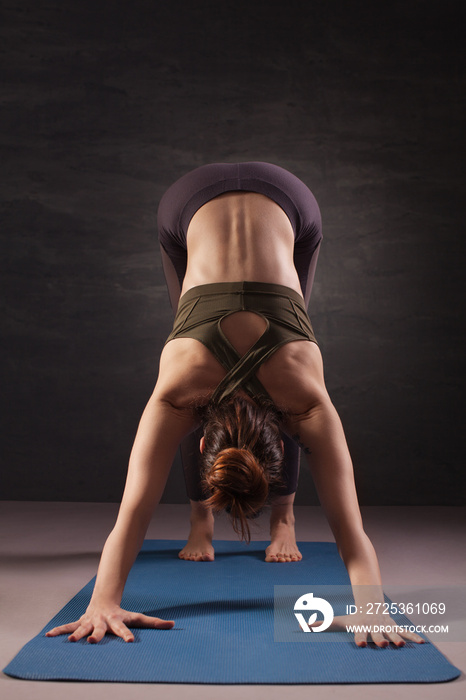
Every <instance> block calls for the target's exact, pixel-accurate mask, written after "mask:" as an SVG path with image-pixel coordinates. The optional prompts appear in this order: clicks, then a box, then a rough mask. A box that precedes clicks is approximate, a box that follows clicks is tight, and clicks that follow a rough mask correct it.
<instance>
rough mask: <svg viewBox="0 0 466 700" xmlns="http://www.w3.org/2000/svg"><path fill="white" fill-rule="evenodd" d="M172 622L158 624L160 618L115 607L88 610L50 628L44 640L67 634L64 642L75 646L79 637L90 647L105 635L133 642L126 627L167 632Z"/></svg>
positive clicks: (94, 607)
mask: <svg viewBox="0 0 466 700" xmlns="http://www.w3.org/2000/svg"><path fill="white" fill-rule="evenodd" d="M174 624H175V623H174V621H173V620H161V619H160V617H149V616H148V615H144V614H143V613H135V612H130V611H129V610H123V608H120V607H119V606H118V605H105V606H101V605H99V606H97V605H95V606H92V605H89V607H88V609H87V610H86V612H85V613H84V615H82V617H80V618H79V620H77V621H76V622H70V623H69V624H67V625H61V626H60V627H54V628H53V629H52V630H50V631H49V632H46V635H45V636H46V637H57V636H58V635H60V634H68V633H69V632H71V633H72V634H70V636H69V637H68V640H69V641H70V642H78V641H79V640H80V639H83V637H87V641H88V642H90V643H91V644H96V643H97V642H100V641H101V639H103V638H104V637H105V634H106V633H110V634H114V635H116V636H117V637H121V638H122V639H123V640H124V641H125V642H134V635H133V633H132V632H131V630H130V629H129V627H149V628H152V629H162V630H168V629H171V628H172V627H173V626H174Z"/></svg>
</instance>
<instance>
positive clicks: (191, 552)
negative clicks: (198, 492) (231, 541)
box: [178, 501, 215, 561]
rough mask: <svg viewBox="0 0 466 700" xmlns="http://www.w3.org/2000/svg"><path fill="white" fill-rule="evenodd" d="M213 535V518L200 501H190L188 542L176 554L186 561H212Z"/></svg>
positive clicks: (213, 554) (213, 555) (213, 556)
mask: <svg viewBox="0 0 466 700" xmlns="http://www.w3.org/2000/svg"><path fill="white" fill-rule="evenodd" d="M213 535H214V516H213V515H212V511H211V510H210V509H209V508H205V507H204V506H203V505H202V501H191V531H190V533H189V537H188V541H187V543H186V544H185V546H184V547H183V549H182V550H181V552H180V553H179V554H178V556H179V558H180V559H185V560H186V561H213V560H214V558H215V553H214V548H213V547H212V537H213Z"/></svg>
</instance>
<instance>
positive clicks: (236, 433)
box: [201, 395, 283, 541]
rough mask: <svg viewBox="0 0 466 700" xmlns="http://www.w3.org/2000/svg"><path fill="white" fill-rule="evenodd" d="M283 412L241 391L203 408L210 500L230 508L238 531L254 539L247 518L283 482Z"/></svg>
mask: <svg viewBox="0 0 466 700" xmlns="http://www.w3.org/2000/svg"><path fill="white" fill-rule="evenodd" d="M280 419H281V414H280V413H279V411H278V410H277V409H276V408H275V406H274V405H273V403H272V402H265V401H260V402H257V401H253V400H252V399H249V398H248V397H243V396H239V395H236V396H234V397H232V398H228V399H225V400H223V401H221V402H220V403H217V404H209V405H208V406H207V407H206V408H205V410H204V411H203V413H202V422H203V429H204V440H203V442H202V448H203V449H202V454H201V474H202V477H203V478H202V486H203V488H204V490H205V491H207V492H208V493H210V497H209V498H208V499H207V500H206V501H205V504H206V505H208V506H210V507H211V508H212V509H213V510H214V511H221V510H224V509H225V510H226V511H227V512H228V513H229V514H230V518H231V520H232V524H233V528H234V530H235V532H237V533H238V534H240V535H241V538H244V539H245V540H246V541H249V540H250V531H249V527H248V524H247V519H248V518H254V517H255V516H256V515H257V514H258V512H259V511H260V510H261V508H262V507H263V506H264V505H265V503H266V502H267V498H268V496H269V492H270V491H273V490H275V489H277V488H279V487H280V486H281V485H282V483H283V482H282V478H281V471H282V470H281V467H282V463H283V443H282V440H281V433H280Z"/></svg>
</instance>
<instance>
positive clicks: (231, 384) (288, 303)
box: [165, 282, 317, 402]
mask: <svg viewBox="0 0 466 700" xmlns="http://www.w3.org/2000/svg"><path fill="white" fill-rule="evenodd" d="M237 311H253V312H254V313H257V314H259V315H260V316H262V317H263V318H264V319H265V321H266V323H267V327H266V329H265V331H264V333H263V334H262V335H261V336H260V338H258V340H257V341H256V342H255V343H254V345H253V346H252V347H251V348H250V349H249V350H248V351H247V352H246V354H245V355H243V356H241V355H240V354H239V353H238V352H237V351H236V350H235V348H234V347H233V345H232V344H231V343H230V341H229V340H228V338H227V337H226V336H225V334H224V333H223V331H222V328H221V322H222V320H223V319H224V318H225V317H226V316H229V315H230V314H232V313H235V312H237ZM175 338H195V339H196V340H199V341H200V342H201V343H203V345H205V346H206V347H207V348H208V349H209V350H210V352H211V353H212V354H213V355H214V357H215V358H216V359H217V360H218V361H219V362H220V364H221V365H222V367H224V368H225V370H226V371H227V374H226V376H225V377H224V378H223V379H222V381H221V382H220V384H219V385H218V386H217V388H216V389H215V391H214V393H213V395H212V397H211V401H215V402H219V401H221V400H222V399H224V398H226V397H228V396H230V395H231V394H233V393H234V392H235V391H236V390H237V389H238V388H240V387H241V388H242V389H244V390H245V391H247V392H248V394H250V396H252V397H253V398H258V397H267V398H269V399H270V396H269V394H268V393H267V391H266V390H265V389H264V387H263V386H262V384H261V383H260V382H259V380H258V379H257V377H256V376H255V374H256V372H257V370H258V369H259V367H260V365H261V364H262V363H263V362H265V360H267V359H268V358H269V357H270V356H271V355H272V354H273V353H274V352H275V351H276V350H278V348H279V347H281V346H282V345H285V343H290V342H291V341H294V340H310V341H312V342H313V343H317V341H316V338H315V335H314V331H313V330H312V326H311V322H310V320H309V316H308V315H307V312H306V309H305V306H304V299H303V298H302V296H301V295H300V294H298V292H295V291H294V290H293V289H291V288H289V287H285V286H283V285H279V284H269V283H266V282H217V283H215V284H203V285H200V286H198V287H192V288H191V289H189V290H188V291H187V292H186V293H185V294H183V296H182V297H181V299H180V303H179V305H178V311H177V314H176V317H175V321H174V324H173V330H172V332H171V333H170V335H169V336H168V338H167V340H166V343H168V342H169V341H170V340H174V339H175ZM166 343H165V344H166Z"/></svg>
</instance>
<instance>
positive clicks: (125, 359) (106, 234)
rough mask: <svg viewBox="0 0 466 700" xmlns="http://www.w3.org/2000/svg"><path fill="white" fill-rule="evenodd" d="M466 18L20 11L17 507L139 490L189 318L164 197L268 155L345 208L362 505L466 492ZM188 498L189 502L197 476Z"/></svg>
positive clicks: (15, 122)
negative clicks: (174, 349) (171, 349)
mask: <svg viewBox="0 0 466 700" xmlns="http://www.w3.org/2000/svg"><path fill="white" fill-rule="evenodd" d="M462 12H463V3H462V2H460V1H458V2H455V1H452V0H445V1H443V2H424V1H422V0H404V1H400V0H392V1H391V2H390V3H367V2H366V0H364V1H362V0H353V1H352V2H351V3H350V2H335V1H333V2H332V0H327V1H324V0H308V2H298V1H297V0H288V2H287V3H275V2H265V1H264V0H258V1H254V0H250V1H249V2H246V1H244V0H236V1H235V2H232V1H231V0H223V1H222V2H208V1H207V0H196V2H189V1H188V0H167V2H154V1H153V0H150V1H149V0H132V1H131V2H121V3H115V2H91V1H90V0H79V2H78V0H61V1H60V2H58V0H49V1H47V2H46V1H45V0H35V1H34V2H33V1H32V0H30V1H29V2H26V1H25V2H17V1H15V0H10V1H9V2H7V3H6V7H5V9H4V10H3V17H2V20H1V22H0V37H1V46H2V63H3V65H4V76H5V77H4V80H3V81H2V82H3V91H2V92H3V94H2V97H1V119H2V122H3V126H2V129H1V139H2V156H1V163H0V168H1V174H2V188H1V189H2V201H1V236H2V251H3V255H2V262H1V280H2V287H3V294H2V304H3V311H4V320H3V322H2V332H3V341H2V363H1V367H2V373H3V374H4V376H3V379H2V391H1V402H2V404H3V408H2V416H3V419H2V422H1V430H2V435H1V438H0V439H1V444H2V452H3V458H2V466H1V471H2V475H1V481H2V487H1V497H2V498H3V499H12V500H23V499H24V500H70V501H74V500H76V501H118V500H120V497H121V493H122V488H123V485H124V479H125V474H126V466H127V460H128V456H129V452H130V449H131V445H132V441H133V438H134V434H135V431H136V428H137V423H138V420H139V417H140V414H141V412H142V410H143V408H144V405H145V402H146V401H147V399H148V397H149V395H150V393H151V391H152V388H153V385H154V383H155V380H156V376H157V368H158V357H159V354H160V351H161V348H162V345H163V342H164V339H165V337H166V335H167V334H168V332H169V329H170V324H171V312H170V310H169V306H168V297H167V293H166V290H165V284H164V279H163V273H162V269H161V261H160V258H159V254H158V247H157V239H156V229H155V217H156V210H157V205H158V201H159V199H160V197H161V195H162V194H163V192H164V190H165V189H166V187H167V186H169V185H170V184H171V183H172V182H173V181H174V180H175V179H176V178H177V177H179V176H180V175H182V174H183V173H184V172H187V171H188V170H190V169H192V168H194V167H196V166H198V165H202V164H203V163H207V162H213V161H244V160H266V161H271V162H274V163H277V164H279V165H281V166H283V167H285V168H288V169H290V170H291V171H293V172H294V173H295V174H296V175H298V176H299V177H301V178H302V179H303V180H304V181H305V182H306V184H308V186H309V187H310V188H311V189H312V190H313V192H314V193H315V195H316V197H317V200H318V201H319V203H320V206H321V210H322V215H323V222H324V243H323V248H322V251H321V255H320V259H319V265H318V271H317V277H316V283H315V288H314V293H313V299H311V306H310V315H311V319H312V321H313V325H314V328H315V331H316V334H317V337H318V338H319V341H320V344H321V347H322V350H323V354H324V361H325V367H326V378H327V384H328V387H329V391H330V394H331V396H332V398H333V400H334V403H335V405H336V406H337V408H338V410H339V412H340V414H341V416H342V420H343V423H344V425H345V429H346V433H347V437H348V442H349V445H350V449H351V451H352V454H353V459H354V462H355V472H356V481H357V486H358V491H359V496H360V501H361V503H362V504H364V505H376V504H458V503H461V502H463V500H462V499H463V496H464V480H465V477H464V468H463V417H464V409H463V408H462V402H461V399H462V396H463V392H464V363H463V362H462V360H463V357H464V343H463V335H464V332H463V328H464V326H463V325H462V323H461V320H462V313H461V312H462V309H463V305H464V286H463V269H464V252H465V251H464V249H465V246H464V220H465V211H464V198H465V197H464V169H463V167H462V166H463V163H464V145H465V137H464V121H463V117H464V95H465V84H464V49H463V44H464V41H463V32H462V22H461V17H462ZM301 476H302V478H301V480H300V490H299V494H298V498H297V501H296V502H297V503H301V504H304V503H316V502H317V501H316V497H315V493H314V491H313V487H312V484H311V480H310V477H309V475H308V474H307V472H306V471H305V469H302V474H301ZM164 501H165V502H185V501H186V496H185V491H184V484H183V480H182V472H181V467H180V464H179V463H178V462H177V463H176V464H175V465H174V468H173V470H172V473H171V475H170V478H169V482H168V484H167V488H166V491H165V494H164Z"/></svg>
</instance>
